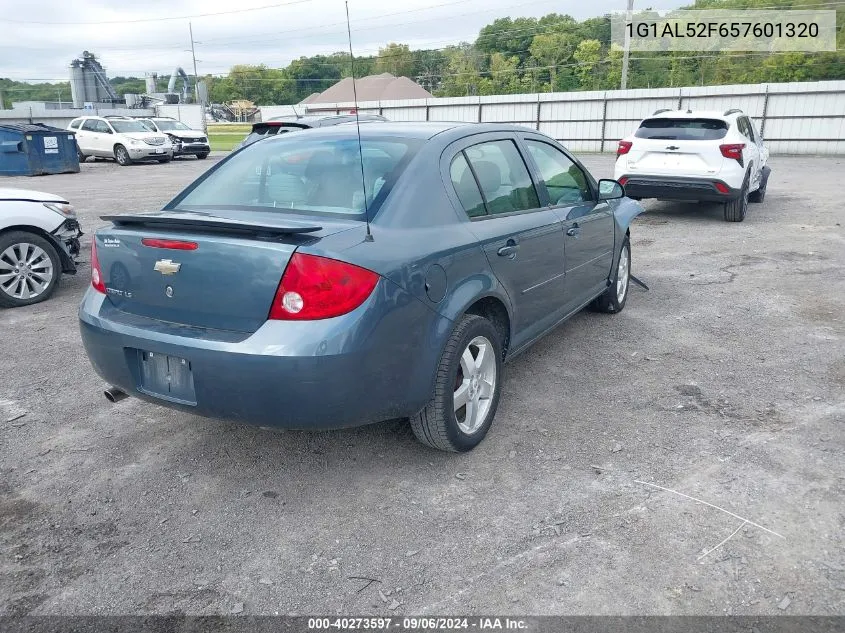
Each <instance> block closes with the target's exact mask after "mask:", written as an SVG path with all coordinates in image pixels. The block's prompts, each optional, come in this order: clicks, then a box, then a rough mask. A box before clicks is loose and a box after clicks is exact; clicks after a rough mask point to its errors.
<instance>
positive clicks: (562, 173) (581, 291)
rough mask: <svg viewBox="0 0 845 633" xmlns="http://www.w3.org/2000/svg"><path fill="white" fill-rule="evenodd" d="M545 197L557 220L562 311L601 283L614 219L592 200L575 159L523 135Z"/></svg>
mask: <svg viewBox="0 0 845 633" xmlns="http://www.w3.org/2000/svg"><path fill="white" fill-rule="evenodd" d="M525 145H526V147H527V148H528V155H529V156H530V157H531V160H532V161H533V162H534V164H535V166H536V168H537V171H538V173H539V174H540V177H541V178H542V187H543V189H544V190H545V193H546V195H547V198H546V202H547V203H548V204H549V206H550V207H551V208H552V209H554V210H555V212H556V213H557V214H558V215H559V217H560V220H561V223H562V226H563V235H564V237H563V239H564V253H565V260H566V308H567V311H569V310H572V309H575V308H577V307H579V306H581V305H583V304H584V303H585V302H586V301H588V300H590V299H592V298H593V297H595V296H596V295H597V294H598V293H599V292H601V291H602V290H603V289H604V288H605V287H606V286H607V278H608V275H609V274H610V267H611V264H612V261H613V240H614V220H613V213H612V210H611V208H610V206H609V205H608V204H607V203H606V202H599V203H596V200H597V195H596V190H595V187H594V184H593V182H592V179H591V178H590V177H589V176H588V175H587V173H586V171H585V170H584V169H583V168H582V167H581V166H580V165H579V164H578V163H576V162H575V160H574V159H573V158H572V157H571V156H569V155H568V154H566V153H565V152H564V151H562V150H561V149H560V148H558V147H557V146H556V145H553V144H552V143H550V142H548V140H544V139H540V138H537V137H533V138H532V137H531V136H526V137H525Z"/></svg>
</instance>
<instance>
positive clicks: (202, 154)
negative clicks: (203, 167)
mask: <svg viewBox="0 0 845 633" xmlns="http://www.w3.org/2000/svg"><path fill="white" fill-rule="evenodd" d="M206 158H208V152H203V153H201V154H197V159H199V160H205V159H206Z"/></svg>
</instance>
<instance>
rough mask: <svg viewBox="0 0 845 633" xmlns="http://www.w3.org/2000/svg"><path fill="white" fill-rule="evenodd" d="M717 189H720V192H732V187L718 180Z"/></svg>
mask: <svg viewBox="0 0 845 633" xmlns="http://www.w3.org/2000/svg"><path fill="white" fill-rule="evenodd" d="M716 191H718V192H719V193H730V192H731V190H730V188H729V187H728V186H727V185H726V184H725V183H723V182H717V183H716Z"/></svg>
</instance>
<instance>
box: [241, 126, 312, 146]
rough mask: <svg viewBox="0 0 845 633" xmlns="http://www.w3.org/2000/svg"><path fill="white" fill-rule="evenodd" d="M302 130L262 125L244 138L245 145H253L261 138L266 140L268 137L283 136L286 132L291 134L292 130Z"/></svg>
mask: <svg viewBox="0 0 845 633" xmlns="http://www.w3.org/2000/svg"><path fill="white" fill-rule="evenodd" d="M301 129H303V128H301V127H299V126H293V127H282V126H279V125H264V126H261V127H257V128H253V130H252V132H250V133H249V136H247V137H246V144H247V145H249V144H250V143H254V142H255V141H258V140H260V139H262V138H267V137H268V136H274V135H276V134H284V133H286V132H292V131H294V130H301Z"/></svg>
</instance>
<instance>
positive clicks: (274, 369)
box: [79, 122, 642, 451]
mask: <svg viewBox="0 0 845 633" xmlns="http://www.w3.org/2000/svg"><path fill="white" fill-rule="evenodd" d="M359 134H360V137H359ZM641 211H642V208H641V207H640V206H639V204H638V203H636V202H634V201H632V200H630V199H628V198H626V197H624V191H623V188H622V186H620V185H619V184H618V183H617V182H615V181H613V180H599V181H598V182H596V180H595V179H594V178H593V177H592V176H591V175H590V173H589V172H588V171H587V170H586V169H584V167H583V165H581V163H580V162H579V161H578V160H577V159H576V158H575V157H573V156H572V154H570V153H569V152H567V151H566V149H564V148H563V147H562V146H561V145H559V144H558V143H557V142H555V141H554V140H552V139H550V138H548V137H547V136H544V135H542V134H540V133H538V132H535V131H532V130H528V129H525V128H521V127H515V126H506V125H494V124H462V123H456V124H449V123H413V124H410V123H390V122H386V123H381V124H379V125H362V126H360V127H358V126H355V125H354V124H353V125H338V126H333V127H328V128H320V129H314V130H310V131H309V132H308V133H307V134H286V135H283V136H279V137H276V138H271V139H267V140H265V141H262V142H260V143H255V144H253V145H250V146H249V147H246V148H244V149H242V150H240V151H237V152H235V153H233V154H232V155H231V156H229V157H228V158H227V159H225V160H223V161H221V162H220V163H218V164H217V165H216V166H215V167H213V168H212V169H210V170H209V171H208V172H206V173H205V174H204V175H203V176H201V177H200V178H199V179H198V180H197V181H196V182H194V183H192V184H191V185H190V186H189V187H188V188H187V189H185V190H184V191H183V192H182V193H180V194H179V195H178V196H177V197H176V198H175V199H173V200H172V201H171V202H170V203H168V204H167V205H166V206H165V207H164V208H163V209H162V210H160V211H155V212H149V213H138V214H130V215H110V216H104V217H103V219H104V220H108V221H110V222H111V226H109V227H108V228H104V229H100V230H99V231H97V233H96V235H95V236H94V239H93V246H92V258H91V260H92V280H91V287H90V288H89V289H88V291H87V293H86V294H85V297H84V299H83V301H82V305H81V306H80V309H79V318H80V325H81V330H82V340H83V343H84V345H85V350H86V352H87V354H88V356H89V358H90V359H91V362H92V364H93V366H94V368H95V370H96V371H97V372H98V373H99V375H100V376H102V378H103V379H104V380H105V381H106V382H107V383H108V385H109V388H108V389H107V390H106V395H107V396H108V397H109V399H111V400H118V399H120V398H123V397H126V396H127V395H130V396H133V397H136V398H140V399H142V400H147V401H149V402H154V403H157V404H160V405H164V406H168V407H172V408H175V409H179V410H182V411H186V412H189V413H195V414H197V415H201V416H207V417H213V418H221V419H226V420H234V421H240V422H244V423H249V424H256V425H260V426H276V427H282V428H297V429H329V428H341V427H347V426H355V425H360V424H366V423H370V422H376V421H379V420H385V419H389V418H408V419H410V424H411V427H412V428H413V431H414V433H415V434H416V436H417V437H418V438H419V440H420V441H421V442H423V443H424V444H427V445H429V446H432V447H435V448H438V449H442V450H447V451H468V450H471V449H472V448H473V447H475V446H476V445H477V444H478V443H479V442H480V441H481V440H482V439H483V438H484V437H485V435H486V434H487V432H488V431H489V429H490V427H491V425H492V424H493V420H494V417H495V415H496V408H497V406H498V403H499V398H500V396H501V393H502V377H503V375H502V364H503V363H504V362H506V361H508V360H509V359H511V358H513V357H515V356H516V355H517V354H519V353H521V352H523V351H524V350H526V349H527V348H528V347H530V345H531V344H532V343H533V342H535V341H536V340H537V339H539V338H540V337H542V336H543V335H544V334H546V333H548V332H549V331H550V330H551V329H553V328H554V327H555V326H557V325H558V324H560V323H561V322H562V321H564V320H566V319H567V318H568V317H570V316H572V315H573V314H575V313H577V312H578V311H579V310H581V309H582V308H585V307H588V306H589V307H592V308H594V309H595V310H598V311H602V312H613V313H615V312H619V311H621V310H622V309H623V308H624V307H625V303H626V300H627V298H628V282H629V278H630V270H631V244H630V241H629V225H630V223H631V221H632V220H633V218H634V217H635V216H636V215H637V214H639V213H640V212H641Z"/></svg>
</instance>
